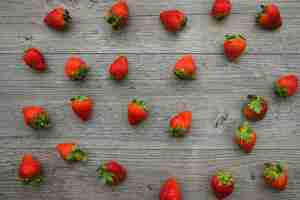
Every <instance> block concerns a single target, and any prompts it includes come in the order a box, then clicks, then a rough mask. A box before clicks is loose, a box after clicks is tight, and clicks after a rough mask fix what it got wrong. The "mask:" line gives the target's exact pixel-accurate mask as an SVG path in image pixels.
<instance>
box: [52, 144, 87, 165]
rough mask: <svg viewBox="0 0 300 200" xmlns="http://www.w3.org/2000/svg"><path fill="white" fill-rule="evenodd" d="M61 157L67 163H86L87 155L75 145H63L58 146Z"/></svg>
mask: <svg viewBox="0 0 300 200" xmlns="http://www.w3.org/2000/svg"><path fill="white" fill-rule="evenodd" d="M56 150H57V151H58V153H59V155H60V157H61V158H62V159H64V160H67V161H86V160H87V155H86V153H85V152H83V151H81V150H80V148H79V147H78V145H77V144H75V143H62V144H58V145H56Z"/></svg>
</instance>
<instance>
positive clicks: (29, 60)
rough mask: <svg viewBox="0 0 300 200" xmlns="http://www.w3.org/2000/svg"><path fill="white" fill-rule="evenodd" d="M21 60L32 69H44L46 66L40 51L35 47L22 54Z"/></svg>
mask: <svg viewBox="0 0 300 200" xmlns="http://www.w3.org/2000/svg"><path fill="white" fill-rule="evenodd" d="M23 60H24V62H25V63H26V65H28V66H29V67H31V68H32V69H35V70H37V71H44V70H45V69H46V68H47V65H46V62H45V59H44V56H43V54H42V52H41V51H40V50H38V49H36V48H29V49H27V50H26V51H25V53H24V55H23Z"/></svg>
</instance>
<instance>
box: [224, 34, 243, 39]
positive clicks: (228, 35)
mask: <svg viewBox="0 0 300 200" xmlns="http://www.w3.org/2000/svg"><path fill="white" fill-rule="evenodd" d="M236 38H241V39H243V40H246V38H245V37H244V36H243V35H242V34H237V35H235V34H226V35H225V40H232V39H236Z"/></svg>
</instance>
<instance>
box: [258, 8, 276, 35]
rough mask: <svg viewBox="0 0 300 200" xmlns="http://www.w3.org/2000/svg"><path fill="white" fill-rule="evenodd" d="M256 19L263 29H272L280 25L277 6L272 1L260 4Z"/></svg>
mask: <svg viewBox="0 0 300 200" xmlns="http://www.w3.org/2000/svg"><path fill="white" fill-rule="evenodd" d="M256 21H257V23H258V24H259V25H260V26H262V27H263V28H265V29H270V30H273V29H277V28H279V27H280V26H281V25H282V19H281V16H280V10H279V8H278V7H277V6H276V5H275V4H273V3H270V4H267V5H261V10H260V12H259V13H258V14H257V17H256Z"/></svg>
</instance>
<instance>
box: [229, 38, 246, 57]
mask: <svg viewBox="0 0 300 200" xmlns="http://www.w3.org/2000/svg"><path fill="white" fill-rule="evenodd" d="M246 47H247V43H246V39H245V38H244V37H243V36H242V35H241V34H239V35H225V41H224V54H225V56H226V57H227V59H228V60H229V61H231V62H232V61H234V60H236V59H237V58H239V57H240V56H241V55H242V54H243V53H244V51H245V49H246Z"/></svg>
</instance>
